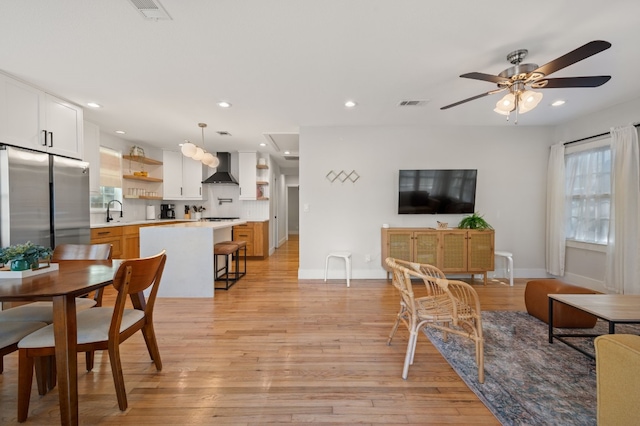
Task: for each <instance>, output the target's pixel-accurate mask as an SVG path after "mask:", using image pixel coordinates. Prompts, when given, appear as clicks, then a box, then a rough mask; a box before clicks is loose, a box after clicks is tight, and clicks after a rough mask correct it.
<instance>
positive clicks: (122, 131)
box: [116, 130, 127, 135]
mask: <svg viewBox="0 0 640 426" xmlns="http://www.w3.org/2000/svg"><path fill="white" fill-rule="evenodd" d="M116 133H117V134H119V135H124V134H125V133H127V132H125V131H124V130H116Z"/></svg>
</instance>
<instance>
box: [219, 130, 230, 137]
mask: <svg viewBox="0 0 640 426" xmlns="http://www.w3.org/2000/svg"><path fill="white" fill-rule="evenodd" d="M216 133H217V134H219V135H220V136H231V133H229V132H227V131H225V130H220V131H219V132H216Z"/></svg>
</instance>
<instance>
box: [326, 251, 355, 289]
mask: <svg viewBox="0 0 640 426" xmlns="http://www.w3.org/2000/svg"><path fill="white" fill-rule="evenodd" d="M330 257H339V258H342V259H344V266H345V269H346V273H347V287H349V280H350V279H351V253H350V252H348V251H332V252H331V253H329V254H328V255H327V259H326V260H325V262H324V282H327V270H328V269H329V258H330Z"/></svg>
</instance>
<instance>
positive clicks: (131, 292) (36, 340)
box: [18, 250, 167, 422]
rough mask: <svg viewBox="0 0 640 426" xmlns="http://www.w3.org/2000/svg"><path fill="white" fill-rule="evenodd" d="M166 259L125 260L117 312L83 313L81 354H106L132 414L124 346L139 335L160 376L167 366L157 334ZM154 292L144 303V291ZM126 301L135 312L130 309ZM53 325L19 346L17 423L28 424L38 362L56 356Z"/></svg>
mask: <svg viewBox="0 0 640 426" xmlns="http://www.w3.org/2000/svg"><path fill="white" fill-rule="evenodd" d="M166 258H167V256H166V254H165V251H164V250H163V251H162V252H161V253H159V254H157V255H155V256H152V257H147V258H141V259H130V260H125V261H124V262H123V263H122V265H120V267H119V268H118V271H117V272H116V274H115V275H114V278H113V286H114V287H115V289H116V290H117V292H118V293H117V295H116V301H115V305H114V307H96V308H92V309H87V310H84V311H81V312H78V313H77V315H76V318H77V327H78V338H77V352H92V351H96V350H107V351H108V353H109V361H110V363H111V371H112V374H113V381H114V383H115V388H116V395H117V398H118V406H119V407H120V410H122V411H124V410H126V409H127V393H126V389H125V386H124V377H123V374H122V365H121V362H120V343H122V342H124V341H125V340H127V339H128V338H129V337H131V336H132V335H133V334H135V332H136V331H138V330H140V331H141V332H142V335H143V336H144V340H145V342H146V344H147V350H148V351H149V355H150V356H151V360H152V361H153V362H154V364H155V366H156V369H157V370H158V371H160V370H162V361H161V359H160V352H159V350H158V343H157V341H156V336H155V332H154V329H153V307H154V305H155V301H156V296H157V294H158V286H159V285H160V279H161V278H162V272H163V270H164V265H165V262H166ZM149 287H150V288H151V289H150V291H149V296H148V297H147V299H146V300H145V298H144V296H143V293H142V292H143V291H144V290H146V289H148V288H149ZM127 298H130V299H131V303H132V305H133V309H130V308H127V309H125V304H126V303H127ZM54 345H55V344H54V332H53V325H48V326H46V327H44V328H43V329H41V330H38V331H36V332H35V333H32V334H30V335H29V336H27V337H25V338H24V339H22V340H21V341H20V342H19V343H18V350H19V377H18V421H20V422H23V421H25V420H26V419H27V416H28V412H29V399H30V396H31V382H32V380H33V369H34V359H35V358H37V357H50V356H52V355H54V354H55V347H54Z"/></svg>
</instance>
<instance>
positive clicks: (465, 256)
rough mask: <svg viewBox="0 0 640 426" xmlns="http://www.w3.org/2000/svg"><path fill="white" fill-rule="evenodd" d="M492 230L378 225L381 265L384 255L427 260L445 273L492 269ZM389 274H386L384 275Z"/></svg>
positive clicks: (383, 263)
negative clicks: (379, 229) (380, 235)
mask: <svg viewBox="0 0 640 426" xmlns="http://www.w3.org/2000/svg"><path fill="white" fill-rule="evenodd" d="M494 235H495V234H494V231H493V230H492V229H490V230H475V229H456V228H451V229H435V228H382V255H381V260H382V267H383V268H384V269H385V270H386V271H387V272H389V268H388V267H387V265H386V263H385V261H384V260H385V259H386V258H387V257H394V258H396V259H402V260H408V261H411V262H417V263H428V264H430V265H434V266H436V267H437V268H439V269H440V270H441V271H442V272H444V273H445V274H447V273H451V274H454V273H457V274H463V273H468V274H483V275H484V283H485V284H486V283H487V272H488V271H493V269H494ZM388 277H389V274H387V278H388Z"/></svg>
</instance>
